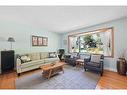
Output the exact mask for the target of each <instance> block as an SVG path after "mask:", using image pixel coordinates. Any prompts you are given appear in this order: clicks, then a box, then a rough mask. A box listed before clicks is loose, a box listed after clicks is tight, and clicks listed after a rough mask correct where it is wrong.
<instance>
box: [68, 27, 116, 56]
mask: <svg viewBox="0 0 127 95" xmlns="http://www.w3.org/2000/svg"><path fill="white" fill-rule="evenodd" d="M68 43H69V45H68V49H69V52H70V53H74V52H77V53H78V52H83V53H93V54H104V56H108V57H113V55H114V50H113V48H114V34H113V28H112V27H111V28H104V29H99V30H94V31H91V32H84V33H78V34H73V35H69V36H68Z"/></svg>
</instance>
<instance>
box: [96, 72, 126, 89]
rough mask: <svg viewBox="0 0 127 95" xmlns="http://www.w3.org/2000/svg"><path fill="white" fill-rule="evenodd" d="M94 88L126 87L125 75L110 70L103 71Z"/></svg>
mask: <svg viewBox="0 0 127 95" xmlns="http://www.w3.org/2000/svg"><path fill="white" fill-rule="evenodd" d="M96 89H127V76H122V75H119V74H118V73H116V72H112V71H104V75H103V76H102V77H101V78H100V80H99V82H98V84H97V86H96Z"/></svg>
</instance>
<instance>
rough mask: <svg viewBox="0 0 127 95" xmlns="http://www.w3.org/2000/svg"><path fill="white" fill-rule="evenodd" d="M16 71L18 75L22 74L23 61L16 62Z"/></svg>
mask: <svg viewBox="0 0 127 95" xmlns="http://www.w3.org/2000/svg"><path fill="white" fill-rule="evenodd" d="M16 70H17V73H21V60H20V59H19V58H17V60H16Z"/></svg>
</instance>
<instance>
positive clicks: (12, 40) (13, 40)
mask: <svg viewBox="0 0 127 95" xmlns="http://www.w3.org/2000/svg"><path fill="white" fill-rule="evenodd" d="M8 42H10V44H11V50H12V43H13V42H15V39H14V38H13V37H9V38H8Z"/></svg>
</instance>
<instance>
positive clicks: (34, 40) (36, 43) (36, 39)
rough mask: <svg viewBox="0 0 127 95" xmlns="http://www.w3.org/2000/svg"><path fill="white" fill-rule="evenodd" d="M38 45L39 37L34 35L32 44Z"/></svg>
mask: <svg viewBox="0 0 127 95" xmlns="http://www.w3.org/2000/svg"><path fill="white" fill-rule="evenodd" d="M37 45H38V37H37V36H32V46H37Z"/></svg>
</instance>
